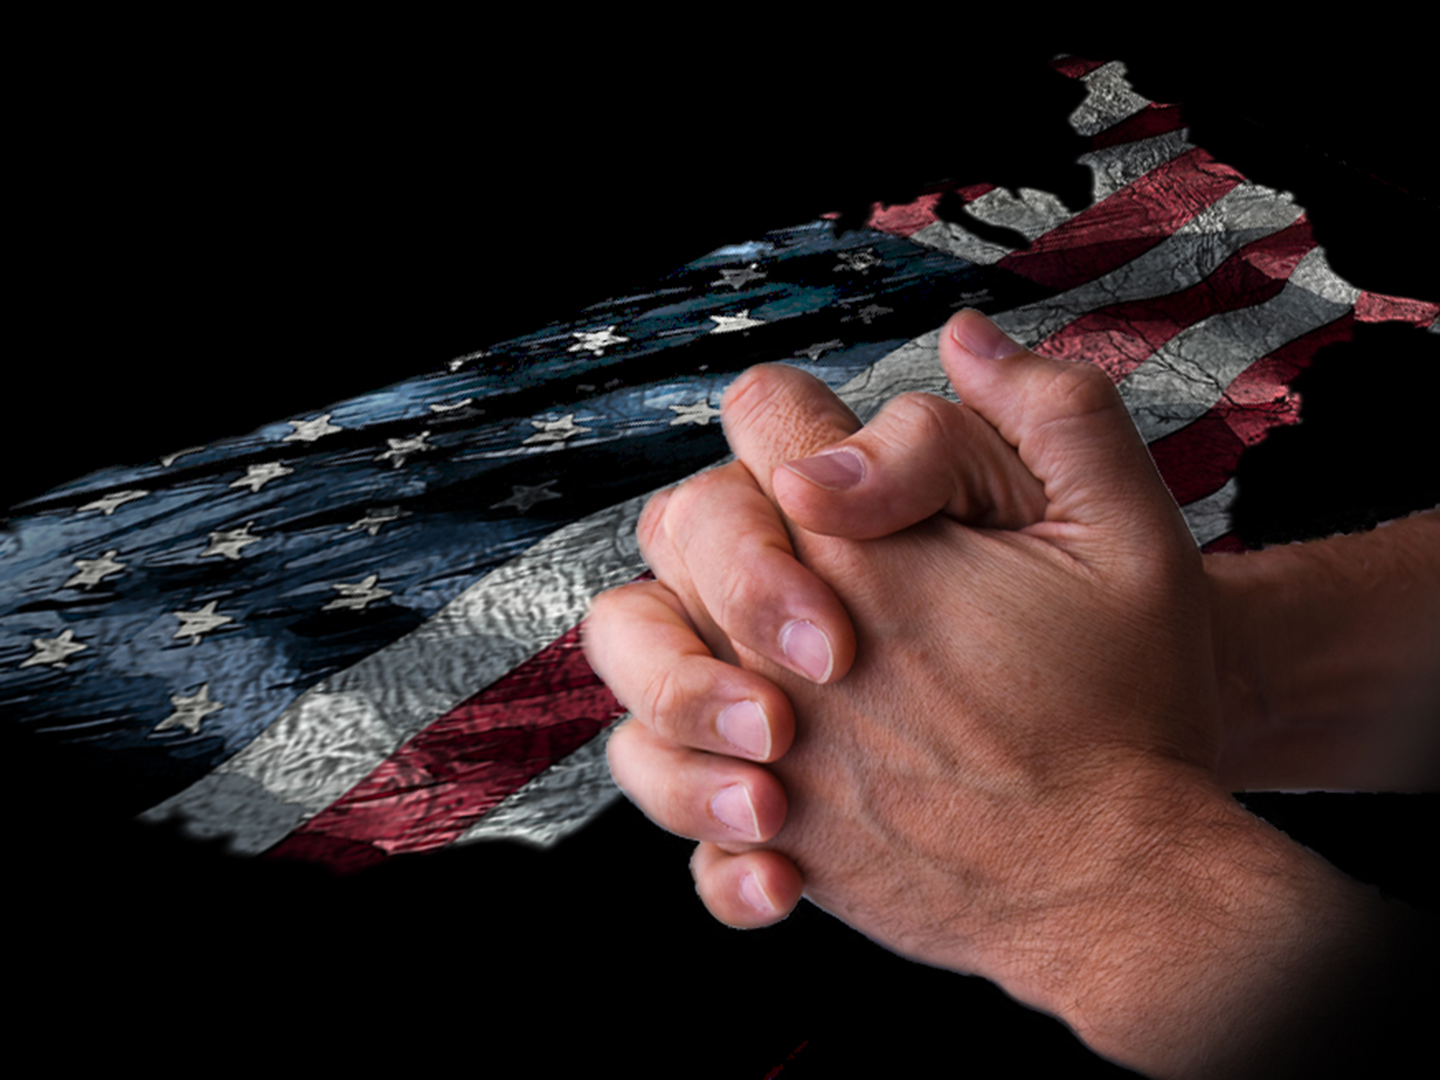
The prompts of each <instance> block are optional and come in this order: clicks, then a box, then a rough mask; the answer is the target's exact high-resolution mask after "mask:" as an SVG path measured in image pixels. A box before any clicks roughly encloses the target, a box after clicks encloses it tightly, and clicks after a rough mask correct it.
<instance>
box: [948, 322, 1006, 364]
mask: <svg viewBox="0 0 1440 1080" xmlns="http://www.w3.org/2000/svg"><path fill="white" fill-rule="evenodd" d="M950 336H951V337H952V338H954V339H955V343H956V344H957V345H959V346H960V347H961V348H962V349H964V350H965V351H966V352H968V353H969V354H970V355H971V356H978V357H979V358H980V359H982V360H999V359H1000V358H1001V357H1004V356H1013V355H1014V354H1015V353H1017V352H1019V351H1020V349H1021V346H1019V345H1017V344H1016V343H1015V342H1013V341H1011V340H1010V338H1008V337H1006V336H1005V333H1004V331H1002V330H1001V329H1000V328H999V327H998V326H996V325H995V324H994V323H993V322H991V321H990V320H989V319H987V318H986V317H985V316H984V315H982V314H980V312H978V311H974V312H972V314H971V315H970V316H969V317H968V318H964V319H957V320H956V321H955V322H953V323H951V324H950Z"/></svg>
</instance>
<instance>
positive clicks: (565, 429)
mask: <svg viewBox="0 0 1440 1080" xmlns="http://www.w3.org/2000/svg"><path fill="white" fill-rule="evenodd" d="M530 423H531V425H532V426H534V427H536V428H538V429H539V430H538V431H536V432H535V434H534V435H531V436H530V437H529V438H528V439H526V440H525V442H524V443H523V445H525V446H531V445H533V444H535V443H552V442H554V443H558V442H564V441H565V440H566V439H573V438H574V437H575V436H576V435H580V434H582V433H584V432H586V431H590V430H591V429H590V428H588V427H581V426H580V425H579V424H577V423H575V414H574V413H566V414H565V415H564V416H562V417H561V418H560V419H559V420H531V421H530Z"/></svg>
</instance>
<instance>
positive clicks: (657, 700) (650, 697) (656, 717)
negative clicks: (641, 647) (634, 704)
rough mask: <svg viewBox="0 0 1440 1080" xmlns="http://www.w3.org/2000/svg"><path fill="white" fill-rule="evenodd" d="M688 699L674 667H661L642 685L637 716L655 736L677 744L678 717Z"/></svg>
mask: <svg viewBox="0 0 1440 1080" xmlns="http://www.w3.org/2000/svg"><path fill="white" fill-rule="evenodd" d="M688 700H689V698H688V696H687V694H686V692H685V687H684V685H683V683H682V681H681V679H680V676H679V675H678V674H677V673H676V671H675V668H673V667H670V666H668V665H667V666H665V667H662V668H661V669H660V670H658V671H656V672H655V674H654V675H653V676H651V678H650V680H649V681H648V682H647V683H646V684H645V689H644V691H643V692H642V693H641V696H640V714H641V716H642V718H643V719H644V721H645V723H646V725H647V726H648V727H649V728H650V730H651V731H653V732H654V733H655V734H656V735H659V736H660V737H661V738H663V739H669V740H670V741H671V742H677V741H679V740H678V739H677V736H678V734H679V731H680V727H681V725H680V722H679V719H678V717H679V716H680V715H681V713H682V711H683V710H684V708H685V704H686V702H687V701H688Z"/></svg>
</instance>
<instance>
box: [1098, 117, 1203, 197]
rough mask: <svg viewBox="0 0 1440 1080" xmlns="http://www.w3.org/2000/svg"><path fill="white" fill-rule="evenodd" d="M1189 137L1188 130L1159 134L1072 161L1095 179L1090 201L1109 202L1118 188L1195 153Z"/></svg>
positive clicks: (1117, 145)
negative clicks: (1186, 154) (1184, 155)
mask: <svg viewBox="0 0 1440 1080" xmlns="http://www.w3.org/2000/svg"><path fill="white" fill-rule="evenodd" d="M1189 134H1190V129H1189V128H1180V129H1179V130H1177V131H1167V132H1165V133H1164V134H1162V135H1152V136H1150V137H1149V138H1147V139H1136V140H1134V141H1133V142H1126V143H1117V144H1116V145H1115V146H1107V147H1104V148H1103V149H1100V150H1092V151H1090V152H1089V153H1088V154H1081V155H1080V156H1079V157H1078V158H1076V159H1075V160H1076V161H1078V162H1079V163H1080V164H1081V165H1088V166H1090V169H1091V172H1092V174H1093V177H1094V179H1093V181H1092V185H1093V186H1092V189H1091V190H1092V194H1093V195H1094V199H1093V201H1094V202H1100V201H1101V200H1102V199H1108V198H1109V197H1110V196H1111V195H1114V194H1115V193H1116V192H1117V191H1119V190H1120V189H1121V188H1125V187H1128V186H1130V185H1131V184H1133V183H1134V182H1135V181H1136V180H1138V179H1140V177H1142V176H1145V175H1147V174H1148V173H1151V172H1153V171H1154V170H1156V169H1158V168H1159V167H1160V166H1161V165H1164V164H1165V163H1166V162H1167V161H1174V160H1175V159H1176V158H1178V157H1179V156H1180V155H1181V154H1184V153H1187V152H1189V151H1191V150H1194V149H1195V146H1194V144H1193V143H1191V142H1190V139H1189V137H1188V136H1189Z"/></svg>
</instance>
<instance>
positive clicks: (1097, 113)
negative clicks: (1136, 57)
mask: <svg viewBox="0 0 1440 1080" xmlns="http://www.w3.org/2000/svg"><path fill="white" fill-rule="evenodd" d="M1080 81H1081V82H1083V83H1084V84H1085V87H1086V89H1087V90H1089V94H1087V95H1086V97H1085V100H1084V101H1083V102H1081V103H1080V106H1079V107H1078V108H1077V109H1076V110H1075V111H1074V112H1073V113H1071V114H1070V126H1071V127H1073V128H1074V129H1075V130H1076V131H1078V132H1079V133H1080V134H1081V135H1098V134H1099V133H1100V132H1102V131H1104V130H1105V129H1106V128H1108V127H1114V126H1115V125H1116V124H1118V123H1119V122H1120V121H1121V120H1124V119H1126V118H1127V117H1130V116H1134V115H1135V114H1136V113H1137V112H1139V111H1140V110H1141V109H1143V108H1145V107H1146V106H1147V105H1149V104H1150V102H1149V101H1148V100H1146V99H1145V98H1143V97H1141V96H1140V95H1139V94H1137V93H1136V92H1135V91H1134V89H1133V88H1132V87H1131V86H1130V83H1129V81H1128V80H1127V79H1126V78H1125V65H1124V64H1122V63H1120V61H1118V60H1112V61H1111V62H1110V63H1108V64H1102V65H1101V66H1100V67H1098V68H1096V69H1095V70H1094V71H1092V72H1090V74H1089V75H1084V76H1082V77H1081V79H1080Z"/></svg>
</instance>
